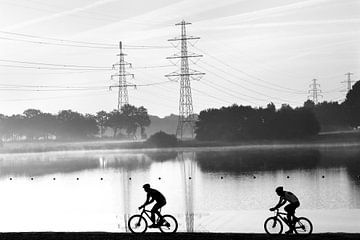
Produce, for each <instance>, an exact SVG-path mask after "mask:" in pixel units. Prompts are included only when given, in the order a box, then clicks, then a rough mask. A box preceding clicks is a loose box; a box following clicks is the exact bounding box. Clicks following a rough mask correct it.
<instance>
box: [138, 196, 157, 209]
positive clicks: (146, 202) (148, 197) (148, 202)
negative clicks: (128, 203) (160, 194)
mask: <svg viewBox="0 0 360 240" xmlns="http://www.w3.org/2000/svg"><path fill="white" fill-rule="evenodd" d="M153 201H154V200H153V199H151V200H150V194H147V195H146V201H145V203H144V204H143V205H141V206H140V207H139V208H142V207H145V206H146V205H148V204H150V203H152V202H153Z"/></svg>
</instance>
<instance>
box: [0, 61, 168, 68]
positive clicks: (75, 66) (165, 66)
mask: <svg viewBox="0 0 360 240" xmlns="http://www.w3.org/2000/svg"><path fill="white" fill-rule="evenodd" d="M0 62H9V63H23V64H29V65H40V66H27V65H11V64H0V67H8V68H25V69H26V68H28V69H39V70H69V71H111V70H113V68H110V67H101V66H84V65H69V64H54V63H40V62H24V61H15V60H0ZM43 66H49V67H43ZM168 67H173V65H158V66H139V67H133V69H153V68H168Z"/></svg>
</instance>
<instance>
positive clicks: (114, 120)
mask: <svg viewBox="0 0 360 240" xmlns="http://www.w3.org/2000/svg"><path fill="white" fill-rule="evenodd" d="M125 121H126V120H125V117H124V115H123V114H122V113H121V112H119V111H118V110H116V109H115V110H113V111H111V112H110V113H108V118H107V121H106V126H108V127H110V128H111V129H112V130H113V132H114V135H113V137H114V138H115V137H116V136H117V134H118V131H120V130H121V129H124V128H125V127H126V123H125Z"/></svg>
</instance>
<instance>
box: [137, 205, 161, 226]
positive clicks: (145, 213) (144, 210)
mask: <svg viewBox="0 0 360 240" xmlns="http://www.w3.org/2000/svg"><path fill="white" fill-rule="evenodd" d="M160 212H161V209H159V211H158V214H155V215H158V217H159V219H161V218H162V215H161V213H160ZM149 213H150V214H149ZM140 215H141V216H143V215H146V216H147V218H148V219H149V220H150V222H152V223H154V222H153V221H152V220H151V211H150V210H146V209H145V207H143V208H142V211H141V213H140ZM145 219H146V218H145ZM155 221H156V218H155ZM154 224H155V223H154Z"/></svg>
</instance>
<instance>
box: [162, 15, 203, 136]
mask: <svg viewBox="0 0 360 240" xmlns="http://www.w3.org/2000/svg"><path fill="white" fill-rule="evenodd" d="M189 24H191V23H187V22H185V21H184V20H183V21H182V22H180V23H177V24H175V26H181V36H180V37H177V38H173V39H169V40H168V41H174V42H175V41H180V44H181V52H180V55H179V54H174V55H173V56H171V57H168V58H167V59H180V72H173V73H170V74H168V75H165V76H166V77H168V78H169V79H170V80H175V81H177V80H178V79H179V78H180V100H179V120H178V126H177V129H176V136H177V137H178V138H180V139H183V137H184V135H185V133H186V132H189V133H190V136H191V138H193V137H194V128H195V120H196V119H195V116H194V112H193V102H192V95H191V86H190V79H193V80H200V78H201V77H202V76H203V75H204V74H205V73H201V72H199V71H196V70H191V69H189V58H196V57H202V55H197V54H194V53H188V48H187V42H188V41H189V40H196V39H200V38H199V37H192V36H187V35H186V25H189Z"/></svg>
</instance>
